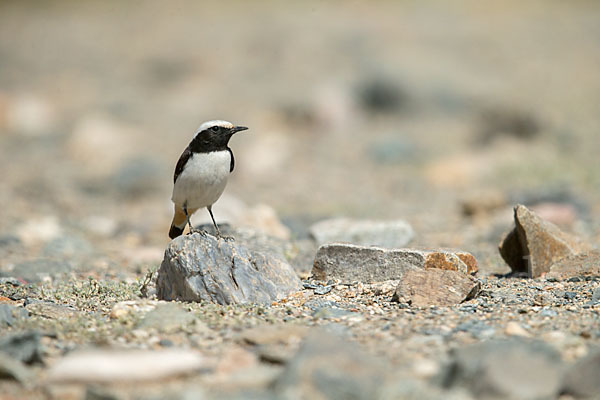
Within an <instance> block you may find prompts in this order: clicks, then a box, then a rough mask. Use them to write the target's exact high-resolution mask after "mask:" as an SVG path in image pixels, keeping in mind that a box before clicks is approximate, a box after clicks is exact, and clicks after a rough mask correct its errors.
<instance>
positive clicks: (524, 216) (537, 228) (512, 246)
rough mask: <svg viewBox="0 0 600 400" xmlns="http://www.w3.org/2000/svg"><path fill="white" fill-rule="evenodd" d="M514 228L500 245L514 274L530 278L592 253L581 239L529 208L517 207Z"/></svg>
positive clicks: (501, 251)
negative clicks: (578, 256) (521, 274)
mask: <svg viewBox="0 0 600 400" xmlns="http://www.w3.org/2000/svg"><path fill="white" fill-rule="evenodd" d="M514 218H515V228H514V229H513V230H512V231H511V232H510V233H509V234H508V235H507V236H506V237H505V238H504V240H503V241H502V243H501V244H500V247H499V250H500V255H501V256H502V258H503V259H504V260H505V261H506V263H507V264H508V265H509V266H510V267H511V269H512V271H513V272H515V273H518V272H526V273H527V274H528V276H529V277H530V278H537V277H540V276H542V275H543V274H545V273H547V272H548V271H549V270H550V267H551V266H552V265H553V264H554V263H555V262H557V261H559V260H561V259H563V258H566V257H568V256H572V255H575V254H579V253H581V252H584V251H588V250H591V248H592V247H591V246H590V245H589V244H587V243H584V242H583V241H582V240H580V239H579V238H577V237H575V236H572V235H569V234H567V233H565V232H563V231H561V230H560V229H559V228H558V227H557V226H556V225H554V224H552V223H550V222H548V221H545V220H542V219H541V218H540V217H538V216H537V215H536V214H535V213H533V212H531V211H530V210H529V209H527V207H525V206H522V205H517V206H516V207H515V213H514Z"/></svg>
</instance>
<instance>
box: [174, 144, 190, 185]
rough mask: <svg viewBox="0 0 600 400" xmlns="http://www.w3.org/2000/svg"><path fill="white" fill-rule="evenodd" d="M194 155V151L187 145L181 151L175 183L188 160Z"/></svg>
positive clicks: (176, 167)
mask: <svg viewBox="0 0 600 400" xmlns="http://www.w3.org/2000/svg"><path fill="white" fill-rule="evenodd" d="M190 157H192V151H191V150H190V148H189V147H187V148H186V149H185V150H184V151H183V153H181V157H179V161H177V165H176V166H175V175H173V183H175V182H176V181H177V177H178V176H179V174H181V171H183V167H185V164H186V163H187V162H188V160H189V159H190Z"/></svg>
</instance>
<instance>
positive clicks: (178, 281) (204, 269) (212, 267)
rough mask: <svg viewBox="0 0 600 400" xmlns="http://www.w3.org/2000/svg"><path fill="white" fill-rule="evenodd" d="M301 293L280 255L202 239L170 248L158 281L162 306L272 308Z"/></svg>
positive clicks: (195, 237) (181, 239) (184, 240)
mask: <svg viewBox="0 0 600 400" xmlns="http://www.w3.org/2000/svg"><path fill="white" fill-rule="evenodd" d="M301 289H302V285H301V282H300V279H298V276H296V273H295V272H294V270H293V269H292V267H291V266H290V265H289V264H288V263H287V262H286V261H285V260H284V259H283V258H281V257H280V255H278V254H274V253H269V252H261V251H255V250H251V249H249V248H248V247H246V246H245V245H244V244H243V241H241V240H239V239H238V240H236V241H226V240H218V239H216V238H215V237H213V236H212V235H206V236H203V235H201V234H197V233H196V234H193V235H185V236H180V237H178V238H176V239H174V240H173V241H171V243H169V246H168V247H167V250H166V251H165V257H164V260H163V262H162V264H161V266H160V269H159V270H158V278H157V291H158V298H159V299H163V300H182V301H210V302H214V303H219V304H232V303H249V302H253V303H271V302H273V301H277V300H279V299H281V298H283V297H285V296H287V295H289V294H291V293H293V292H296V291H299V290H301Z"/></svg>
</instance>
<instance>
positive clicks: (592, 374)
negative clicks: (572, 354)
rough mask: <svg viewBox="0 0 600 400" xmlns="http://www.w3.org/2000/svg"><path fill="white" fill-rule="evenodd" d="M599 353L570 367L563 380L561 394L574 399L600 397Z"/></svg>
mask: <svg viewBox="0 0 600 400" xmlns="http://www.w3.org/2000/svg"><path fill="white" fill-rule="evenodd" d="M598 371H600V351H596V352H594V353H592V354H590V355H588V356H587V357H584V358H582V359H581V360H578V361H577V362H576V363H575V364H573V365H572V366H570V367H569V368H568V369H567V371H566V373H565V375H564V378H563V382H562V389H561V391H560V392H561V394H566V395H571V396H573V397H575V398H576V399H595V398H598V397H600V379H598Z"/></svg>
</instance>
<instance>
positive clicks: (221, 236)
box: [217, 233, 235, 242]
mask: <svg viewBox="0 0 600 400" xmlns="http://www.w3.org/2000/svg"><path fill="white" fill-rule="evenodd" d="M217 239H223V240H224V241H226V242H233V241H235V238H234V237H233V236H228V235H221V233H217Z"/></svg>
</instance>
